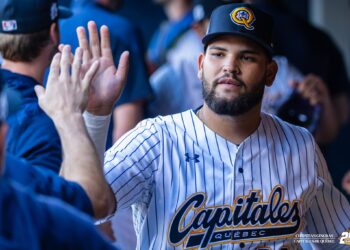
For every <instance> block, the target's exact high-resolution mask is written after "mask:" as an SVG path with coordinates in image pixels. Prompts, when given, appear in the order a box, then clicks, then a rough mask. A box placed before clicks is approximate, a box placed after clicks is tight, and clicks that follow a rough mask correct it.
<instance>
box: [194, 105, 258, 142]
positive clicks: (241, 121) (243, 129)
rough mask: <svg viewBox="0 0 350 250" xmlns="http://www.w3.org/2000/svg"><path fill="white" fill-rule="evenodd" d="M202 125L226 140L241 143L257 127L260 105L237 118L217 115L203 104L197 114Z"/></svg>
mask: <svg viewBox="0 0 350 250" xmlns="http://www.w3.org/2000/svg"><path fill="white" fill-rule="evenodd" d="M197 115H198V117H199V119H200V120H202V122H204V124H205V125H206V126H207V127H208V128H210V129H211V130H213V131H214V132H215V133H217V134H219V135H220V136H222V137H223V138H225V139H226V140H228V141H230V142H232V143H234V144H240V143H242V142H243V141H244V140H245V139H246V138H247V137H248V136H250V135H251V134H252V133H254V131H255V130H256V129H257V128H258V127H259V124H260V120H261V117H260V105H258V106H256V107H254V108H253V109H251V110H250V111H248V112H247V113H245V114H243V115H239V116H229V115H219V114H217V113H215V112H214V111H213V110H211V109H210V108H209V107H208V106H207V105H206V104H205V103H204V105H203V107H202V108H201V109H200V110H199V112H198V113H197Z"/></svg>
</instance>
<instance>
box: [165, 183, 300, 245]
mask: <svg viewBox="0 0 350 250" xmlns="http://www.w3.org/2000/svg"><path fill="white" fill-rule="evenodd" d="M206 202H207V195H206V194H205V193H195V194H193V195H192V196H190V197H189V198H188V199H186V200H185V201H184V202H183V204H182V205H181V206H180V208H179V209H178V210H177V211H176V213H175V215H174V216H173V218H172V220H171V223H170V226H169V229H168V241H169V243H170V244H171V245H174V246H179V245H181V244H184V246H185V247H186V248H207V247H211V246H214V245H218V244H232V243H237V242H241V241H248V242H249V241H250V242H252V241H260V240H277V239H283V238H289V237H292V236H293V235H294V234H296V233H297V232H298V231H299V229H300V228H301V227H300V226H301V218H300V215H299V213H300V204H301V203H300V201H299V200H293V201H288V200H284V189H283V187H282V186H280V185H278V186H276V187H275V188H274V189H273V190H272V191H271V193H270V195H269V199H268V201H267V202H263V201H262V196H261V195H260V190H253V191H250V193H249V195H247V196H238V197H236V199H235V201H234V205H233V206H231V205H222V206H214V207H210V206H209V207H207V206H206ZM190 212H191V216H189V213H190ZM185 219H186V223H185Z"/></svg>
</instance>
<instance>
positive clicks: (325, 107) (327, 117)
mask: <svg viewBox="0 0 350 250" xmlns="http://www.w3.org/2000/svg"><path fill="white" fill-rule="evenodd" d="M291 85H292V86H293V87H294V88H296V89H297V90H298V92H299V93H300V94H301V95H302V96H303V97H304V98H306V99H308V100H309V102H310V104H311V105H321V107H322V113H321V119H320V122H319V124H318V127H317V129H316V132H315V134H314V136H315V139H316V141H317V143H319V144H321V145H322V144H328V143H330V142H332V141H333V140H334V138H335V137H336V136H337V134H338V131H339V126H340V122H339V118H338V116H337V113H336V109H335V108H334V104H333V102H332V99H331V96H330V94H329V91H328V89H327V86H326V83H325V82H324V81H323V80H322V79H321V78H320V77H318V76H316V75H313V74H309V75H307V76H306V77H305V78H304V80H303V81H301V82H296V81H293V82H291Z"/></svg>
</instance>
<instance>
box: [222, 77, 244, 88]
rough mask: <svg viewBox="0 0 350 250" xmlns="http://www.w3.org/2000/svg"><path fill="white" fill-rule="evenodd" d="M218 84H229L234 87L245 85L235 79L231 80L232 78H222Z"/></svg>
mask: <svg viewBox="0 0 350 250" xmlns="http://www.w3.org/2000/svg"><path fill="white" fill-rule="evenodd" d="M218 84H229V85H234V86H238V87H240V86H242V85H243V84H242V83H241V82H240V81H238V80H236V79H234V78H231V77H221V78H220V79H219V80H218Z"/></svg>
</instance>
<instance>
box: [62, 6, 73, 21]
mask: <svg viewBox="0 0 350 250" xmlns="http://www.w3.org/2000/svg"><path fill="white" fill-rule="evenodd" d="M72 15H73V12H72V11H71V10H70V9H69V8H66V7H64V6H59V7H58V18H62V19H64V18H69V17H71V16H72Z"/></svg>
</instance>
